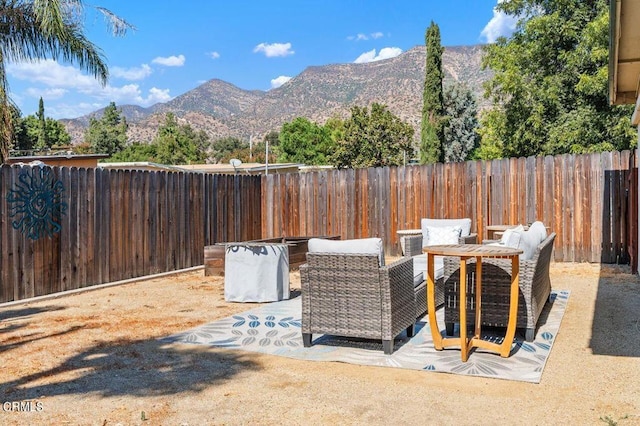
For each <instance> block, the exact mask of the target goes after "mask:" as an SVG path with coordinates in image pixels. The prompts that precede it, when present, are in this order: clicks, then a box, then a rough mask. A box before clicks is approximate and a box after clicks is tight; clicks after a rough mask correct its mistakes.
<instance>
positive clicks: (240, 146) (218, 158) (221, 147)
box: [210, 136, 249, 163]
mask: <svg viewBox="0 0 640 426" xmlns="http://www.w3.org/2000/svg"><path fill="white" fill-rule="evenodd" d="M210 158H212V159H213V162H214V163H228V162H229V160H231V159H232V158H237V159H238V160H242V161H243V162H245V163H246V162H248V161H249V143H248V142H246V141H243V140H241V139H239V138H236V137H233V136H228V137H226V138H220V139H217V140H215V141H214V142H213V143H212V144H211V155H210Z"/></svg>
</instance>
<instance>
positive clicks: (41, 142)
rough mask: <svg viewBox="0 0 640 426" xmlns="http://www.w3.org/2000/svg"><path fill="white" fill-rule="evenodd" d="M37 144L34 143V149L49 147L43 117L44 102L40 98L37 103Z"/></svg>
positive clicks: (45, 123)
mask: <svg viewBox="0 0 640 426" xmlns="http://www.w3.org/2000/svg"><path fill="white" fill-rule="evenodd" d="M36 117H38V142H37V143H36V148H38V149H44V148H47V147H48V146H49V141H48V140H47V122H46V120H45V117H44V102H43V101H42V97H40V102H39V103H38V114H37V115H36Z"/></svg>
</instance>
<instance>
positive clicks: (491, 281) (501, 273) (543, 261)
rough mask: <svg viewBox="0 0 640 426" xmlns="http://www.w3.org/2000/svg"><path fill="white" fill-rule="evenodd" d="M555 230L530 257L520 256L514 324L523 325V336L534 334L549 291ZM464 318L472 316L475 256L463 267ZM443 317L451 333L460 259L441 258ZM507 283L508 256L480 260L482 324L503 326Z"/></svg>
mask: <svg viewBox="0 0 640 426" xmlns="http://www.w3.org/2000/svg"><path fill="white" fill-rule="evenodd" d="M555 237H556V234H555V233H551V234H549V235H548V236H547V237H546V238H545V239H544V240H543V241H542V242H541V243H540V244H539V245H538V247H537V248H536V251H535V252H534V255H533V257H532V258H531V259H530V260H522V259H521V260H520V281H519V285H520V295H519V297H518V320H517V323H516V327H518V328H524V329H526V331H525V339H526V340H527V341H529V342H531V341H533V339H534V337H535V330H536V324H537V322H538V318H539V317H540V313H541V312H542V309H543V308H544V305H545V303H546V302H547V300H548V299H549V295H550V294H551V280H550V278H549V266H550V263H551V253H552V251H553V242H554V240H555ZM467 271H468V274H469V275H468V277H467V318H474V317H475V297H474V294H475V281H474V278H475V277H474V276H475V260H469V267H468V269H467ZM444 277H445V279H444V292H445V305H444V306H445V310H444V321H445V324H446V329H447V334H448V335H449V336H451V335H453V330H454V324H455V323H459V322H460V309H459V306H458V296H459V295H458V291H459V284H460V259H458V258H455V257H445V259H444ZM510 285H511V260H508V259H491V258H487V259H483V260H482V325H486V326H496V327H506V326H507V322H508V316H509V300H510V297H509V294H510V293H509V290H510Z"/></svg>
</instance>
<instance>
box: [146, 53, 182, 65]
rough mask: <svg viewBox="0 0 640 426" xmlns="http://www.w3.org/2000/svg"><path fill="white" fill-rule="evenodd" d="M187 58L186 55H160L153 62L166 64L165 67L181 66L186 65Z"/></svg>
mask: <svg viewBox="0 0 640 426" xmlns="http://www.w3.org/2000/svg"><path fill="white" fill-rule="evenodd" d="M185 60H186V58H185V57H184V55H178V56H167V57H162V56H158V57H157V58H154V59H153V60H152V61H151V63H153V64H158V65H164V66H165V67H181V66H183V65H184V61H185Z"/></svg>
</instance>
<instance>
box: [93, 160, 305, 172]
mask: <svg viewBox="0 0 640 426" xmlns="http://www.w3.org/2000/svg"><path fill="white" fill-rule="evenodd" d="M98 166H99V167H102V168H105V169H128V170H131V169H135V170H165V171H172V172H187V171H188V172H198V173H221V174H235V173H238V174H251V175H258V174H264V173H265V171H268V172H269V173H284V172H298V170H299V167H300V166H301V165H300V164H295V163H274V164H268V165H265V164H260V163H242V164H240V165H238V166H236V168H234V167H233V166H232V165H231V164H181V165H175V166H170V165H166V164H158V163H153V162H149V161H136V162H122V163H100V164H99V165H98Z"/></svg>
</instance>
